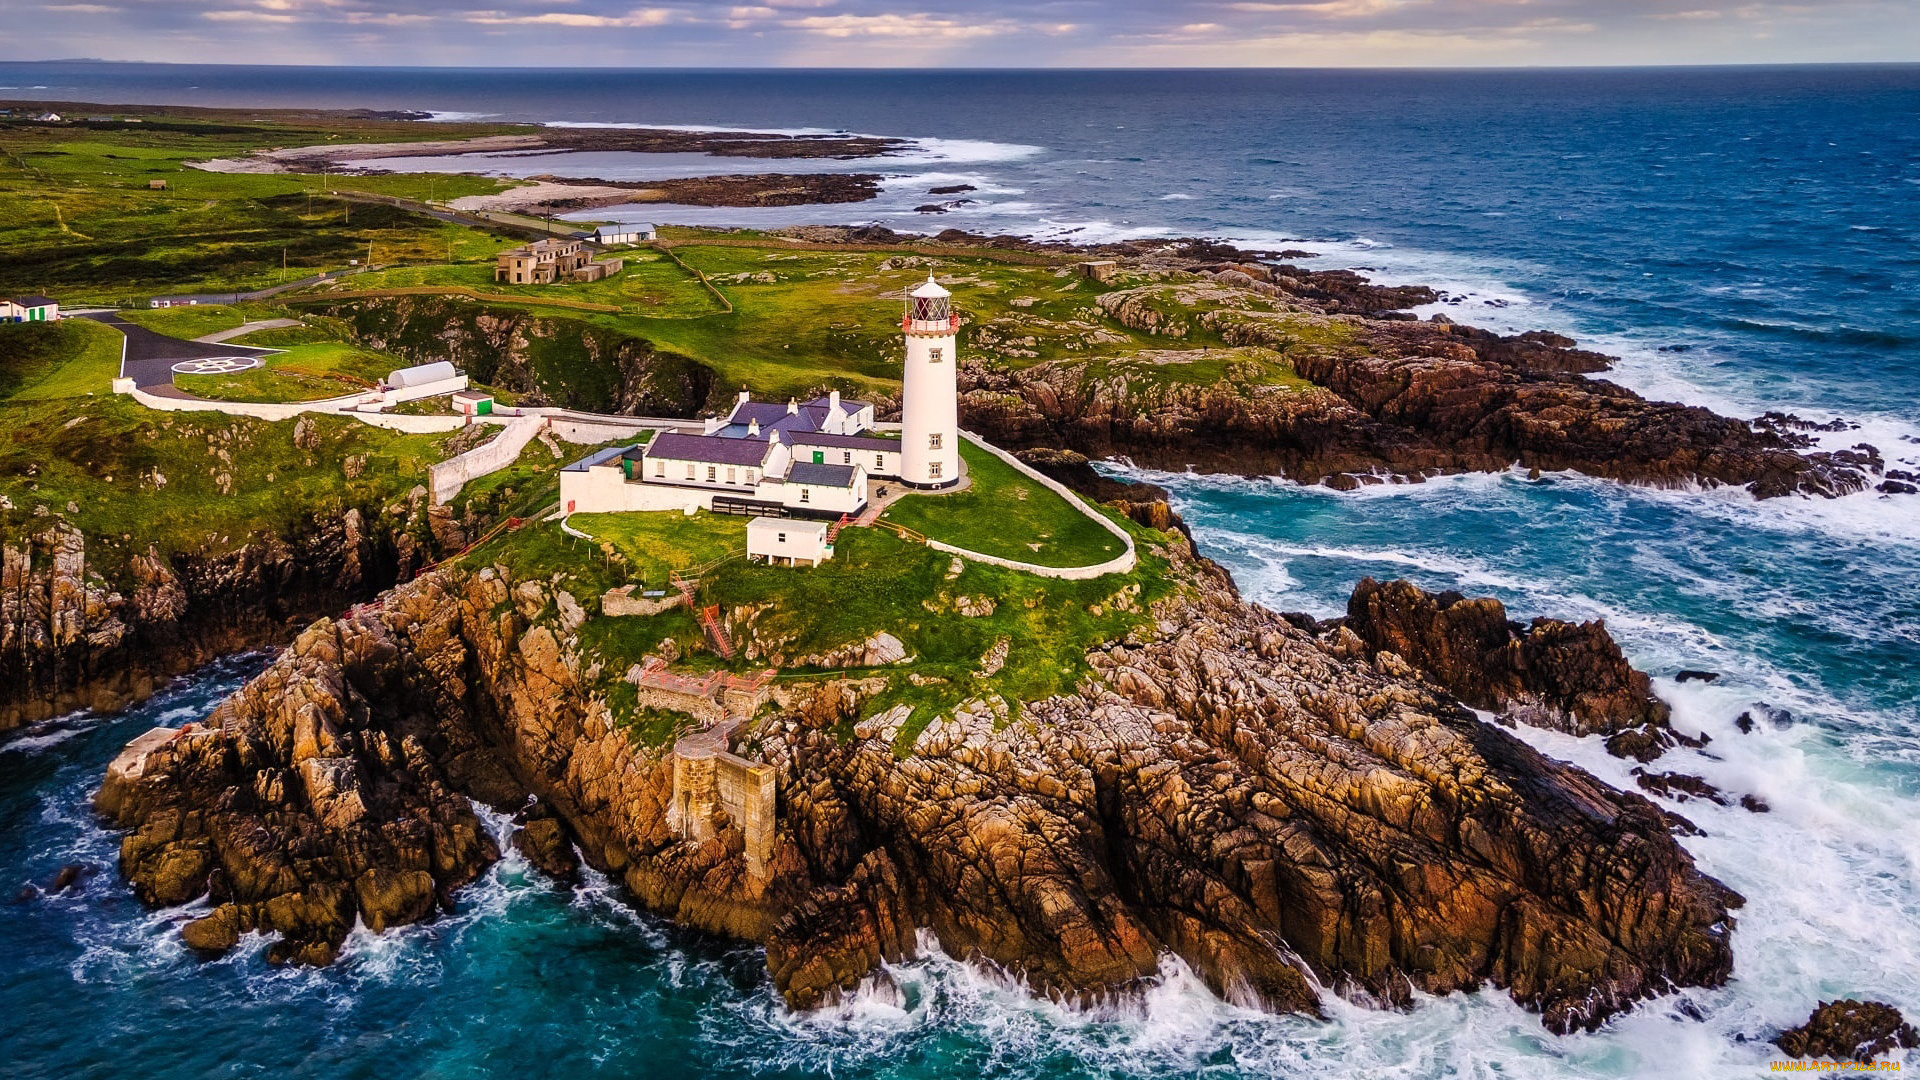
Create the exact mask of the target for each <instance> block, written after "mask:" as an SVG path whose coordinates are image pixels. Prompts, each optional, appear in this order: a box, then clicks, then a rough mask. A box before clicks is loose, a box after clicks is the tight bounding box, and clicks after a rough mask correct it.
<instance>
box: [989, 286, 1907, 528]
mask: <svg viewBox="0 0 1920 1080" xmlns="http://www.w3.org/2000/svg"><path fill="white" fill-rule="evenodd" d="M1150 265H1151V266H1153V267H1155V268H1156V269H1157V270H1158V272H1160V273H1161V274H1163V275H1168V274H1171V275H1172V276H1173V277H1174V278H1175V280H1176V282H1177V283H1176V284H1159V283H1156V284H1151V285H1144V286H1139V287H1135V288H1128V289H1121V290H1117V291H1114V292H1108V293H1104V294H1102V295H1101V296H1100V297H1099V306H1100V307H1101V309H1102V310H1103V311H1104V312H1105V313H1106V314H1107V315H1108V316H1109V317H1111V318H1113V319H1115V320H1116V321H1118V322H1120V323H1122V324H1124V325H1126V326H1128V327H1131V328H1133V329H1135V330H1139V331H1142V332H1144V333H1148V334H1152V335H1156V336H1166V337H1171V338H1179V339H1187V338H1195V337H1197V336H1199V335H1201V334H1202V333H1206V334H1211V335H1215V336H1217V337H1219V338H1221V339H1222V340H1225V341H1226V342H1227V343H1228V344H1230V345H1233V346H1258V347H1262V348H1266V349H1270V350H1272V351H1273V352H1274V353H1275V354H1277V355H1278V356H1280V357H1283V358H1284V361H1285V363H1286V364H1287V365H1289V366H1290V367H1291V368H1292V369H1293V371H1294V372H1295V373H1297V374H1298V376H1300V378H1302V379H1305V380H1306V381H1307V382H1309V383H1311V384H1312V385H1310V386H1301V385H1299V384H1298V383H1292V384H1288V383H1284V382H1275V381H1272V380H1270V379H1263V378H1258V377H1254V378H1247V379H1234V378H1232V377H1229V378H1228V379H1225V380H1221V381H1216V382H1211V383H1188V382H1181V381H1177V380H1175V381H1168V380H1164V379H1158V378H1141V377H1136V376H1129V375H1128V374H1125V373H1119V374H1116V373H1114V372H1112V371H1105V372H1102V371H1101V369H1099V368H1098V366H1097V365H1094V364H1090V363H1087V362H1081V361H1071V362H1054V363H1045V364H1039V365H1035V366H1032V367H1027V368H1011V367H1008V366H1005V365H1000V364H990V363H986V362H982V361H980V360H979V359H977V358H976V359H975V360H973V361H972V362H969V363H968V364H967V365H966V366H964V367H963V368H962V379H961V390H962V396H961V412H962V421H963V422H964V423H965V424H966V425H967V426H968V427H969V428H971V429H973V430H975V431H978V432H980V433H981V434H983V435H985V436H986V437H987V438H989V439H991V440H993V441H995V442H998V443H1001V444H1003V445H1009V446H1016V447H1063V448H1068V449H1072V450H1076V451H1079V452H1081V453H1084V454H1087V455H1090V456H1094V457H1104V456H1110V455H1116V454H1117V455H1124V456H1126V457H1129V458H1131V459H1133V460H1134V461H1136V462H1139V463H1141V464H1145V465H1150V466H1154V467H1160V468H1168V469H1184V468H1188V467H1192V468H1196V469H1200V470H1203V471H1231V472H1238V473H1243V474H1253V473H1265V474H1281V475H1285V476H1287V477H1289V478H1291V479H1294V480H1296V481H1299V482H1301V483H1309V484H1311V483H1327V484H1329V485H1332V486H1334V487H1340V488H1352V487H1357V486H1359V485H1360V484H1362V483H1380V482H1383V481H1387V480H1392V481H1393V482H1402V481H1416V482H1417V481H1420V480H1424V479H1426V478H1427V477H1429V476H1433V475H1438V474H1443V473H1457V472H1463V471H1476V472H1485V471H1497V470H1501V469H1505V468H1508V467H1510V466H1512V465H1515V464H1519V465H1521V466H1523V467H1528V468H1537V469H1543V470H1549V469H1573V470H1577V471H1580V472H1584V473H1587V474H1589V475H1592V476H1600V477H1606V478H1610V479H1616V480H1624V481H1629V482H1635V483H1649V484H1656V485H1662V486H1674V485H1680V484H1686V483H1704V484H1733V485H1751V489H1752V491H1753V493H1754V494H1755V495H1757V496H1759V497H1762V498H1767V497H1772V496H1778V495H1785V494H1789V493H1794V492H1802V493H1806V494H1812V495H1824V496H1833V495H1841V494H1847V493H1849V492H1855V491H1861V490H1864V489H1865V488H1867V487H1870V486H1873V485H1874V483H1875V481H1876V480H1878V479H1879V476H1880V475H1881V463H1880V459H1879V456H1878V454H1877V453H1876V452H1874V451H1873V449H1872V448H1871V447H1860V448H1856V449H1855V450H1850V451H1840V452H1837V453H1810V452H1807V451H1808V448H1809V447H1810V446H1811V445H1812V444H1811V440H1810V439H1808V438H1807V437H1806V436H1805V435H1804V434H1801V433H1799V432H1797V431H1794V430H1792V429H1791V427H1790V426H1788V427H1783V426H1781V425H1778V424H1774V423H1767V422H1747V421H1741V420H1736V419H1731V418H1728V417H1724V416H1719V415H1717V414H1715V413H1713V412H1711V411H1709V410H1706V409H1702V408H1697V407H1692V406H1684V405H1677V404H1673V403H1668V402H1653V401H1647V400H1646V399H1644V398H1642V397H1640V396H1639V395H1638V394H1635V393H1633V392H1632V391H1630V390H1627V389H1625V388H1623V387H1620V386H1617V385H1615V384H1613V383H1610V382H1606V381H1604V380H1598V379H1592V378H1589V377H1588V374H1590V373H1593V372H1598V371H1604V370H1605V369H1606V368H1608V367H1609V366H1611V364H1612V360H1611V359H1610V358H1609V357H1606V356H1603V355H1601V354H1599V353H1595V352H1591V351H1588V350H1583V349H1579V348H1576V347H1575V343H1574V342H1573V341H1571V340H1570V339H1567V338H1564V337H1559V336H1557V335H1554V334H1546V333H1538V332H1536V333H1528V334H1520V335H1515V336H1506V337H1503V336H1501V335H1498V334H1494V333H1491V332H1489V331H1485V330H1479V329H1475V328H1472V327H1466V326H1459V325H1455V324H1453V323H1451V322H1447V321H1445V320H1439V321H1427V322H1416V321H1412V320H1411V319H1410V318H1408V317H1405V316H1402V317H1392V316H1393V315H1394V313H1392V312H1386V311H1379V310H1373V309H1372V307H1371V305H1399V304H1404V303H1410V302H1413V303H1417V302H1425V301H1426V300H1431V299H1433V297H1432V295H1431V293H1428V294H1426V295H1425V296H1424V298H1422V297H1408V296H1404V295H1401V293H1403V292H1405V290H1370V289H1369V287H1367V286H1365V285H1364V283H1363V282H1359V281H1358V280H1357V279H1355V280H1353V281H1349V280H1348V279H1349V278H1354V275H1351V274H1335V275H1328V274H1316V273H1309V272H1305V271H1299V270H1297V269H1295V268H1293V267H1288V266H1280V267H1270V266H1265V265H1260V264H1254V263H1246V264H1226V265H1220V264H1215V265H1213V267H1212V268H1211V269H1208V268H1207V266H1206V264H1203V263H1200V262H1196V261H1195V260H1191V259H1186V260H1166V259H1162V260H1158V261H1157V262H1154V263H1151V264H1150ZM1182 267H1184V268H1186V269H1185V270H1182V269H1181V268H1182ZM1194 271H1198V273H1197V274H1196V273H1194ZM1881 490H1885V491H1888V492H1890V493H1892V492H1896V491H1899V490H1902V489H1901V487H1900V486H1899V485H1897V484H1896V485H1891V486H1883V487H1882V489H1881Z"/></svg>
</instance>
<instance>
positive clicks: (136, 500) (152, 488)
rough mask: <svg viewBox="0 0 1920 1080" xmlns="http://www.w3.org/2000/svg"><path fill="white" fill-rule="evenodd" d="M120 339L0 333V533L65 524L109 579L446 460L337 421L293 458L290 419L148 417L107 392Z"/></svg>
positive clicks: (69, 328)
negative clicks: (147, 559) (148, 556)
mask: <svg viewBox="0 0 1920 1080" xmlns="http://www.w3.org/2000/svg"><path fill="white" fill-rule="evenodd" d="M121 340H122V339H121V336H120V335H119V334H118V333H117V332H115V331H114V330H112V329H111V328H109V327H105V326H101V325H100V324H98V323H95V322H91V321H89V320H84V319H67V320H62V321H61V322H58V323H51V324H49V323H19V324H6V325H0V534H4V535H8V536H19V535H23V534H24V533H25V532H27V531H29V530H38V529H42V528H45V527H46V526H47V525H49V524H51V520H50V519H52V518H58V519H61V520H65V521H67V522H69V523H71V524H73V525H74V526H77V527H78V528H79V529H80V530H81V531H82V532H84V533H86V534H87V537H88V541H87V542H88V547H87V562H88V566H89V568H90V569H91V570H97V571H99V572H101V573H102V574H104V575H106V576H107V577H108V579H109V580H114V578H113V575H115V574H117V573H119V572H120V571H121V570H122V569H124V567H125V565H126V562H127V560H128V559H129V558H130V557H132V556H133V555H137V554H142V553H145V552H146V551H147V550H148V549H149V547H151V548H152V549H154V550H156V551H158V552H160V553H161V554H163V555H165V554H171V553H174V552H194V553H213V552H224V551H231V550H233V549H234V548H236V547H238V546H239V545H241V544H243V543H245V542H246V541H247V540H248V539H250V538H252V537H254V536H257V535H261V534H263V533H264V534H280V533H283V532H285V531H286V530H289V529H292V528H294V527H295V526H296V525H297V524H298V523H299V522H300V521H302V520H304V519H305V518H306V517H308V516H309V515H311V514H314V513H320V512H326V511H329V510H340V509H344V508H345V507H348V506H359V507H379V506H382V505H388V504H392V503H395V502H399V501H402V500H404V498H405V495H406V493H407V492H408V491H409V490H410V489H412V488H413V487H414V486H415V485H417V484H419V483H422V482H423V481H424V480H425V479H426V474H427V467H428V466H429V465H431V464H433V463H434V462H437V461H440V460H441V459H442V458H443V457H444V456H445V451H444V444H445V443H446V441H447V440H448V438H449V437H450V436H448V435H405V434H401V433H398V432H393V431H388V430H385V429H383V428H375V427H370V426H368V425H366V424H362V423H360V422H359V421H357V420H352V419H348V418H346V417H336V416H314V417H312V418H311V422H312V424H313V426H314V437H315V439H316V440H317V442H316V444H315V445H313V446H312V447H311V448H307V449H303V448H301V447H296V446H295V445H294V444H293V429H294V425H295V423H296V422H295V421H292V420H287V421H281V422H277V423H268V422H267V421H264V420H255V419H251V418H248V417H232V416H224V415H221V414H218V413H167V412H155V411H153V410H151V409H147V408H145V407H144V406H142V405H140V404H139V403H137V402H135V401H134V400H133V399H132V398H129V397H126V396H124V395H119V394H114V393H113V392H112V380H113V377H114V376H115V375H116V374H117V373H118V371H119V361H120V343H121ZM349 458H353V459H357V465H358V467H357V468H356V470H355V472H356V475H355V476H352V477H349V476H348V475H347V472H348V470H347V469H346V468H345V463H346V462H347V460H348V459H349Z"/></svg>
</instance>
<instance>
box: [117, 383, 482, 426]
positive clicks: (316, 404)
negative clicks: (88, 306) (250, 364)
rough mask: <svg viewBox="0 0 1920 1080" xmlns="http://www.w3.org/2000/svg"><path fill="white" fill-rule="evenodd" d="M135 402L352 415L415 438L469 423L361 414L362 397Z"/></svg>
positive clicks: (169, 407) (139, 397)
mask: <svg viewBox="0 0 1920 1080" xmlns="http://www.w3.org/2000/svg"><path fill="white" fill-rule="evenodd" d="M130 393H131V395H132V397H133V400H135V401H137V402H139V403H140V404H142V405H145V406H146V407H147V408H149V409H159V410H161V411H162V412H217V413H225V414H226V415H228V416H252V417H257V418H259V419H261V420H276V421H277V420H292V419H294V418H296V417H300V416H306V415H308V414H310V413H319V414H322V415H325V416H350V417H352V418H353V419H355V420H358V421H360V422H361V423H363V424H371V425H372V426H374V427H382V428H388V429H390V430H393V431H405V432H409V433H411V434H415V435H427V434H433V433H436V432H441V431H458V430H459V429H461V428H463V427H465V426H466V424H467V418H466V417H464V416H407V415H404V414H395V413H379V412H359V411H357V410H356V409H355V406H357V405H359V404H361V401H362V397H361V395H358V394H356V395H354V396H352V397H337V398H325V399H322V400H320V401H289V402H284V403H281V402H263V401H208V400H206V399H204V398H177V397H163V396H161V395H159V394H150V393H148V392H146V391H145V390H141V389H138V388H136V389H134V390H132V391H130Z"/></svg>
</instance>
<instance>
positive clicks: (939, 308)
mask: <svg viewBox="0 0 1920 1080" xmlns="http://www.w3.org/2000/svg"><path fill="white" fill-rule="evenodd" d="M952 296H953V294H952V293H949V292H948V291H947V290H945V289H943V288H941V287H940V283H939V282H937V281H935V280H933V275H932V274H928V275H927V282H926V284H924V285H922V286H920V287H919V288H917V289H915V290H913V291H912V292H910V293H908V294H907V314H906V317H905V318H904V319H902V320H901V321H900V329H901V331H902V332H903V333H904V334H905V335H906V338H907V369H906V372H905V374H904V375H903V376H902V380H901V382H902V386H901V402H900V480H901V482H902V483H904V484H906V485H907V486H908V487H916V488H944V487H952V486H953V485H954V484H957V483H959V482H960V407H959V392H958V390H957V388H956V386H955V382H954V368H955V366H956V365H957V364H958V362H959V358H958V357H957V356H955V355H954V353H955V349H954V335H955V334H957V333H958V332H959V329H960V319H959V318H958V317H957V316H955V315H954V314H953V302H952Z"/></svg>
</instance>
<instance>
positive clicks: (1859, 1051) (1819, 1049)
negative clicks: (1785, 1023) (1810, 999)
mask: <svg viewBox="0 0 1920 1080" xmlns="http://www.w3.org/2000/svg"><path fill="white" fill-rule="evenodd" d="M1773 1043H1774V1045H1775V1046H1778V1047H1779V1048H1780V1049H1781V1050H1782V1051H1783V1052H1784V1053H1785V1054H1786V1055H1787V1056H1788V1057H1791V1058H1821V1059H1824V1060H1827V1061H1863V1062H1864V1061H1872V1060H1873V1059H1875V1058H1877V1057H1880V1056H1881V1055H1883V1054H1889V1053H1892V1052H1893V1051H1895V1050H1912V1049H1915V1048H1920V1033H1916V1032H1915V1031H1914V1030H1913V1025H1912V1024H1909V1023H1907V1022H1906V1018H1905V1017H1903V1016H1901V1015H1900V1010H1899V1009H1896V1008H1894V1007H1893V1006H1891V1005H1887V1004H1885V1003H1883V1002H1878V1001H1855V1000H1854V999H1852V998H1847V999H1845V1000H1842V1001H1823V1002H1821V1003H1820V1006H1819V1007H1818V1008H1816V1009H1814V1010H1813V1015H1812V1016H1809V1017H1807V1022H1806V1023H1804V1024H1802V1025H1800V1026H1799V1027H1797V1028H1792V1029H1790V1030H1787V1031H1783V1032H1781V1033H1780V1034H1779V1035H1778V1036H1776V1037H1775V1038H1774V1040H1773Z"/></svg>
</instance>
